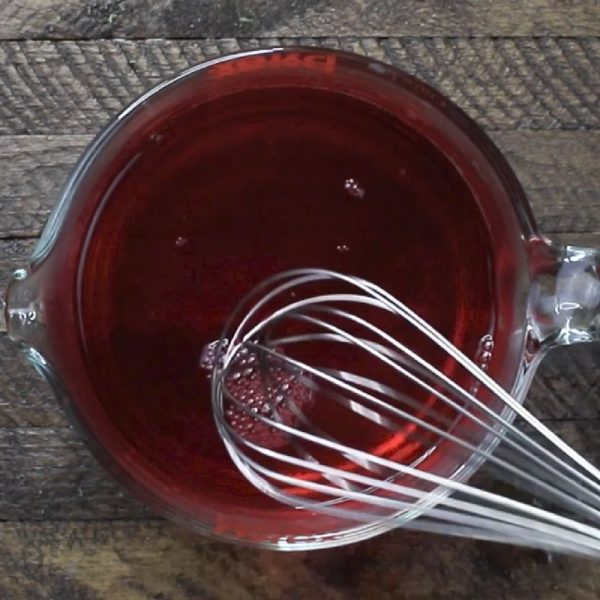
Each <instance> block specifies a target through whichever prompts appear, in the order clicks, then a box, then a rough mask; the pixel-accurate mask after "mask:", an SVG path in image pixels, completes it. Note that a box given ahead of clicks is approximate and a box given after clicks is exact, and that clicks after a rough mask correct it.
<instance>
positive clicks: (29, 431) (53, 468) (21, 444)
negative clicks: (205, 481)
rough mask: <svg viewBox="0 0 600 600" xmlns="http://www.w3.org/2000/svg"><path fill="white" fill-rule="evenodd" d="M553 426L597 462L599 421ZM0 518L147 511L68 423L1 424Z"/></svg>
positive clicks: (599, 459)
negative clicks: (18, 425)
mask: <svg viewBox="0 0 600 600" xmlns="http://www.w3.org/2000/svg"><path fill="white" fill-rule="evenodd" d="M549 424H550V426H551V428H552V429H553V430H554V431H556V432H557V433H558V434H559V435H560V436H561V437H563V438H564V439H565V440H566V441H567V442H569V443H570V444H572V445H573V447H575V448H576V449H577V450H579V451H580V452H582V453H583V454H584V456H586V457H587V458H589V459H590V460H592V462H594V463H595V464H600V435H599V434H600V421H599V420H592V419H583V420H578V421H552V422H549ZM0 451H1V452H0V477H1V479H0V481H2V486H1V487H0V521H1V520H5V521H13V520H44V519H47V520H56V519H58V520H68V519H115V518H141V517H144V516H148V515H149V514H150V512H149V511H148V510H147V509H146V508H145V507H143V506H142V505H141V504H140V503H138V502H137V501H136V500H134V499H132V498H131V497H130V496H129V494H127V493H126V492H124V491H122V490H121V488H120V486H119V485H117V484H116V483H115V482H114V481H113V480H112V478H111V477H109V475H108V474H107V473H106V472H105V471H104V470H103V468H102V467H101V466H100V465H99V464H98V463H97V462H96V461H95V459H94V458H93V457H92V456H91V454H90V453H89V451H88V449H87V448H86V446H85V445H84V443H83V442H82V441H81V440H80V439H79V438H78V437H77V435H76V434H75V432H74V431H73V430H72V429H71V428H69V427H0Z"/></svg>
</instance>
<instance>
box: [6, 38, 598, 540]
mask: <svg viewBox="0 0 600 600" xmlns="http://www.w3.org/2000/svg"><path fill="white" fill-rule="evenodd" d="M306 59H307V60H306ZM334 59H335V60H334ZM273 60H274V62H275V63H277V62H278V65H277V66H278V68H280V67H281V66H282V65H283V64H285V61H286V60H287V61H288V63H287V65H286V68H287V67H289V69H290V74H292V76H293V77H295V76H296V75H297V70H298V69H304V70H305V71H306V72H307V73H318V74H321V75H323V76H324V77H327V76H330V75H331V74H333V72H334V70H335V67H336V64H337V66H339V64H340V63H345V66H344V69H345V70H346V72H347V76H348V77H351V78H352V79H353V81H349V80H348V81H346V80H344V78H342V82H344V81H346V84H347V85H348V88H347V89H345V90H340V93H351V92H352V89H353V86H357V85H358V84H357V81H356V79H357V78H358V80H360V78H361V77H363V76H365V73H367V79H371V80H372V79H373V78H376V79H377V80H378V81H379V82H380V83H381V87H382V89H388V90H390V91H391V90H393V89H395V90H399V89H403V90H405V91H406V93H407V94H409V95H410V96H412V97H414V99H415V102H419V103H422V104H423V105H429V106H431V108H432V112H431V115H432V127H433V126H435V125H436V122H435V118H434V117H435V114H437V113H439V115H440V116H439V118H440V119H441V118H443V119H446V120H448V122H449V123H450V122H451V123H452V124H453V125H454V126H455V127H456V129H457V131H458V132H459V133H462V134H463V135H464V136H466V137H468V138H469V139H470V140H471V142H472V143H473V145H474V146H475V147H476V148H477V150H478V154H479V156H480V157H481V159H482V161H483V162H485V163H486V164H487V166H488V167H489V168H490V169H491V171H493V173H494V174H495V176H496V178H497V180H498V182H499V183H498V185H501V186H502V187H503V188H504V196H505V198H506V199H508V200H510V201H511V203H512V213H511V214H512V216H513V217H514V220H515V223H518V230H519V236H520V238H519V239H515V240H514V243H515V244H521V245H522V252H523V253H524V255H526V256H527V263H528V268H527V273H526V274H524V277H526V279H527V283H528V286H529V291H528V300H527V302H528V306H527V312H528V327H529V333H528V336H529V337H528V344H527V348H526V352H525V359H524V361H523V365H522V367H521V372H520V373H519V374H518V376H517V378H516V381H515V384H514V386H515V387H514V388H513V389H514V393H515V395H517V397H519V398H522V397H523V395H524V393H525V391H526V388H527V385H528V382H529V379H530V376H531V374H532V373H533V368H532V366H534V365H535V364H536V363H537V361H538V360H539V358H540V357H541V356H542V355H543V353H544V351H545V350H546V349H548V348H550V347H551V346H552V345H553V344H556V343H569V342H573V341H585V340H587V339H593V338H595V337H596V309H597V302H596V304H594V302H595V301H596V297H595V296H594V289H595V286H594V285H593V282H595V281H597V269H596V265H597V253H596V252H595V251H594V250H588V249H577V248H573V247H566V248H563V247H559V246H555V245H552V244H550V243H548V242H547V241H546V240H544V239H543V238H541V237H540V236H539V235H538V234H537V230H536V227H535V224H534V220H533V218H532V216H531V214H530V210H529V207H528V204H527V202H526V200H525V196H524V193H523V191H522V190H521V187H520V185H519V184H518V182H517V180H516V178H515V176H514V175H513V173H512V171H511V169H510V167H509V166H508V164H507V163H506V161H505V160H504V159H503V157H502V156H501V154H500V153H499V151H498V150H497V149H496V148H495V146H494V145H493V144H492V143H491V142H490V140H489V139H488V138H487V137H486V136H485V135H484V134H483V133H482V132H481V130H480V129H479V128H478V127H477V126H476V125H475V124H474V123H473V122H472V121H471V120H470V119H469V118H468V117H467V116H466V115H465V114H464V113H463V112H462V111H461V110H460V109H458V108H457V107H455V106H454V105H453V104H452V103H450V102H449V101H448V100H447V99H445V98H444V97H443V96H441V95H440V94H439V93H438V92H436V91H434V90H433V89H432V88H429V87H428V86H427V85H426V84H424V83H422V82H421V81H419V80H417V79H415V78H413V77H411V76H408V75H406V74H404V73H402V72H400V71H398V70H396V69H393V68H391V67H389V66H387V65H384V64H382V63H379V62H377V61H372V60H370V59H366V58H363V57H358V56H354V55H350V54H346V53H340V52H337V51H328V50H320V49H313V48H286V49H283V48H275V49H269V50H258V51H253V52H246V53H237V54H234V55H231V56H226V57H222V58H218V59H215V60H213V61H209V62H207V63H204V64H202V65H198V66H195V67H192V68H190V69H188V70H186V71H184V72H183V73H181V74H179V75H177V76H175V77H174V78H172V79H170V80H168V81H166V82H164V83H162V84H159V85H158V86H156V87H155V88H153V89H152V90H150V91H149V92H147V93H146V94H144V95H143V96H142V97H141V98H140V99H138V100H137V101H136V102H134V103H133V104H132V105H130V106H129V107H128V108H127V109H125V110H124V111H123V112H122V113H121V114H120V115H119V116H118V117H117V118H116V120H115V121H113V122H112V123H111V124H109V125H108V127H107V128H105V129H104V131H103V132H101V133H100V135H99V136H98V137H97V138H96V140H95V141H94V142H93V143H92V144H91V145H90V147H89V148H88V149H87V150H86V151H85V153H84V155H83V156H82V158H81V159H80V161H79V163H78V165H77V167H76V168H75V170H74V172H73V174H72V176H71V178H70V179H69V182H68V183H67V185H66V187H65V188H64V190H63V193H62V195H61V199H60V202H59V204H58V205H57V208H56V210H55V211H54V212H53V214H52V216H51V217H50V219H49V221H48V224H47V226H46V229H45V230H44V234H43V236H42V238H41V240H40V243H39V244H38V246H37V248H36V250H35V252H34V254H33V256H32V259H31V265H30V267H29V268H28V269H25V271H24V277H23V278H15V280H14V281H13V283H12V285H11V288H10V290H9V293H8V296H7V322H8V328H9V334H10V335H11V337H13V338H14V339H21V340H22V341H23V342H24V343H25V344H26V345H28V346H30V347H32V348H35V350H30V358H31V360H32V362H34V364H35V365H36V366H37V368H38V369H40V370H41V371H43V372H45V375H46V376H47V377H48V378H50V379H52V380H53V386H54V387H55V390H57V394H58V395H60V396H63V404H65V405H66V406H67V408H68V409H70V412H71V413H72V414H73V416H72V418H73V419H74V421H75V422H76V423H77V424H78V426H79V427H80V428H81V429H83V430H84V431H85V432H86V437H87V438H88V439H89V440H90V442H91V445H92V447H94V450H95V453H96V455H98V456H99V457H100V459H101V461H102V462H103V463H104V464H105V465H106V466H107V467H108V468H109V470H111V471H112V472H113V473H115V474H116V475H117V477H118V478H119V479H121V480H122V481H124V483H125V484H126V486H127V487H129V488H130V489H133V491H135V492H136V493H137V494H138V495H139V496H141V497H142V498H144V499H145V500H146V502H148V503H149V504H151V505H152V506H154V507H155V508H158V510H159V511H160V512H162V513H163V514H166V515H167V516H169V517H170V518H172V519H174V520H176V521H179V522H181V523H183V524H184V525H186V526H187V527H190V528H192V529H194V530H197V531H200V532H202V533H205V534H209V535H215V536H216V537H219V538H221V539H223V538H225V539H228V540H230V541H240V540H239V539H237V538H236V537H235V536H233V537H232V536H229V535H227V534H216V533H215V532H214V531H213V530H212V528H211V527H210V525H208V526H205V525H202V524H199V523H190V521H189V520H187V519H186V518H185V517H183V516H182V515H181V514H179V513H177V512H173V510H172V509H171V508H170V507H169V506H168V505H166V504H165V503H164V502H161V501H160V499H158V498H154V497H150V496H149V491H148V490H147V489H145V488H144V486H140V483H139V482H138V481H135V480H134V479H132V478H131V477H130V476H129V474H128V473H127V470H126V469H123V468H121V467H119V465H118V464H116V462H115V460H114V457H110V456H108V455H107V454H106V452H105V450H104V449H103V448H102V447H101V445H99V444H98V442H97V439H96V436H95V434H94V431H93V429H94V428H93V427H92V426H90V425H91V424H88V423H87V422H86V418H85V417H84V416H83V415H81V414H78V412H77V406H76V404H75V403H74V402H72V401H71V400H69V399H68V394H67V393H66V392H65V390H64V386H62V385H61V383H60V373H57V372H55V370H54V369H53V368H52V366H51V363H52V361H51V360H48V359H47V358H46V357H47V355H51V351H50V349H49V348H47V343H46V340H45V339H44V331H43V328H40V327H38V325H39V320H38V323H37V324H36V320H35V319H33V320H32V319H31V318H30V316H31V313H32V306H34V307H35V306H36V304H35V296H36V293H35V290H33V291H32V286H29V285H28V283H30V282H32V281H33V279H32V278H31V277H30V276H29V275H30V274H31V273H33V272H34V271H35V270H36V269H37V267H38V265H42V263H43V261H44V259H45V258H46V256H47V255H48V254H49V252H50V251H51V250H52V248H53V247H54V245H55V243H56V241H57V238H58V236H59V235H60V229H61V226H64V224H65V216H66V214H67V212H68V211H69V208H70V204H71V201H72V199H73V197H74V195H75V193H76V192H77V190H78V185H79V184H80V182H81V180H82V179H83V178H84V176H85V174H86V172H87V169H88V168H89V167H90V165H91V164H92V163H93V162H94V160H95V159H96V158H97V157H98V156H99V155H100V154H101V153H102V151H103V149H104V147H105V144H107V143H108V142H109V141H110V139H111V138H112V136H113V135H115V134H116V133H117V132H119V130H120V129H121V127H122V126H123V125H124V124H126V123H127V122H128V121H129V120H130V119H133V118H134V117H135V116H136V114H137V113H138V111H145V112H147V113H148V116H149V118H151V117H152V115H151V113H152V111H153V110H154V109H153V105H154V104H155V102H156V100H157V99H158V98H160V97H163V98H167V97H168V96H169V95H170V92H171V90H172V89H173V88H174V87H176V86H178V85H179V84H184V83H185V81H186V80H188V79H189V78H192V77H195V76H203V75H204V74H206V73H208V72H210V71H213V72H216V73H218V74H219V79H220V81H224V80H227V79H228V78H229V77H230V76H232V77H234V78H236V77H239V76H240V75H244V76H248V77H250V76H257V75H260V73H261V70H263V69H265V68H266V66H267V63H268V62H269V61H273ZM244 62H245V66H244V68H242V69H239V65H242V64H244ZM236 65H238V67H236ZM365 93H367V91H365ZM437 124H438V125H439V122H438V123H437ZM574 278H576V279H574ZM569 282H570V285H569ZM584 284H585V286H584ZM584 287H585V289H586V290H587V291H583V288H584ZM573 290H577V291H575V292H574V291H573ZM39 310H40V312H42V310H41V309H39ZM33 312H35V310H34V311H33ZM549 316H550V317H551V318H550V319H549V318H548V317H549ZM524 339H525V338H524ZM390 528H391V525H390V524H380V525H371V526H367V527H365V526H358V527H355V528H348V529H347V530H345V531H343V532H338V533H334V534H323V536H320V539H311V540H302V539H299V538H298V539H294V540H293V541H290V542H288V541H286V540H278V541H265V542H262V543H261V542H257V541H253V542H252V543H253V545H259V546H263V547H270V548H277V549H297V550H304V549H308V548H317V547H318V548H324V547H329V546H337V545H341V544H343V543H350V542H354V541H357V540H359V539H365V538H367V537H372V536H373V535H376V534H377V533H380V532H382V531H385V530H388V529H390Z"/></svg>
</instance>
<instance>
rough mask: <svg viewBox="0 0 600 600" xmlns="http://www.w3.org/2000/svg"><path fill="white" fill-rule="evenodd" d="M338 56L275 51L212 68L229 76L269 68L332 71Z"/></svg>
mask: <svg viewBox="0 0 600 600" xmlns="http://www.w3.org/2000/svg"><path fill="white" fill-rule="evenodd" d="M336 60H337V58H336V57H335V56H334V55H331V54H298V53H296V52H293V53H286V54H284V53H273V54H263V55H258V56H247V57H244V58H238V59H237V60H230V61H226V62H223V63H220V64H218V65H215V67H214V68H213V69H212V73H213V74H214V76H215V77H229V76H231V75H239V74H241V73H248V72H251V71H259V70H262V69H268V68H281V67H283V68H288V67H289V68H293V69H297V68H299V67H300V68H304V69H312V70H314V71H321V72H323V73H332V72H333V71H334V70H335V64H336Z"/></svg>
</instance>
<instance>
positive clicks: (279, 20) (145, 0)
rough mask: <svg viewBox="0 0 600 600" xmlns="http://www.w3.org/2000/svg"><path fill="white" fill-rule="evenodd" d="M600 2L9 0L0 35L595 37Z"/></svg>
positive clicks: (0, 9) (1, 8)
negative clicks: (63, 0) (62, 0)
mask: <svg viewBox="0 0 600 600" xmlns="http://www.w3.org/2000/svg"><path fill="white" fill-rule="evenodd" d="M599 16H600V10H599V7H598V4H597V2H595V1H594V0H569V1H567V2H565V1H564V0H527V1H525V2H498V1H497V0H479V1H478V2H476V3H474V2H443V1H439V0H421V1H419V0H402V1H401V2H398V1H397V0H250V1H248V0H197V1H195V2H188V1H186V0H154V1H153V0H78V1H75V0H71V1H69V2H59V1H58V0H4V1H3V2H2V4H0V38H5V39H20V38H40V37H50V38H97V37H136V38H141V37H146V38H149V37H150V38H152V37H166V38H169V37H175V38H188V37H194V38H201V37H209V36H210V37H213V36H214V37H232V36H244V37H255V36H276V35H277V36H282V35H285V36H303V35H314V36H333V35H336V36H346V35H357V34H362V35H372V36H402V35H419V36H476V35H479V36H481V35H493V36H501V35H506V36H523V35H545V36H549V35H595V34H598V33H600V18H599Z"/></svg>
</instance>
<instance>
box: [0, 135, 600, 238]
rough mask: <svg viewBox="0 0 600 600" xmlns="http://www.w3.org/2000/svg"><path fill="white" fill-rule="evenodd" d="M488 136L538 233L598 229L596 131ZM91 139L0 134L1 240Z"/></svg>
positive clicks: (30, 229)
mask: <svg viewBox="0 0 600 600" xmlns="http://www.w3.org/2000/svg"><path fill="white" fill-rule="evenodd" d="M492 137H493V139H494V141H495V142H496V143H497V144H498V146H499V147H500V149H501V150H502V151H503V152H504V153H505V155H506V157H507V158H508V160H509V162H510V163H511V164H512V166H513V168H514V169H515V171H516V173H517V176H518V177H519V179H520V180H521V182H522V184H523V186H524V188H525V191H526V192H527V194H528V196H529V198H530V201H531V203H532V205H533V210H534V213H535V215H536V217H537V219H538V223H539V226H540V229H541V230H542V231H546V232H580V233H584V232H590V231H600V170H599V169H598V167H597V151H598V148H599V147H600V131H558V132H542V131H514V132H509V131H502V132H492ZM91 139H92V136H90V135H87V134H84V135H71V136H0V172H1V173H2V174H3V175H2V178H1V179H0V238H3V237H4V238H7V237H13V236H15V237H16V236H34V235H39V234H40V232H41V229H42V227H43V225H44V223H45V221H46V219H47V217H48V213H49V211H50V209H51V208H52V206H53V205H54V203H55V202H56V199H57V196H58V193H59V191H60V188H61V186H62V185H63V184H64V182H65V180H66V178H67V176H68V173H69V171H70V170H71V168H72V167H73V165H74V163H75V161H76V160H77V158H78V156H79V155H80V153H81V152H82V151H83V149H84V148H85V146H86V145H87V144H88V143H89V141H90V140H91Z"/></svg>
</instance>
